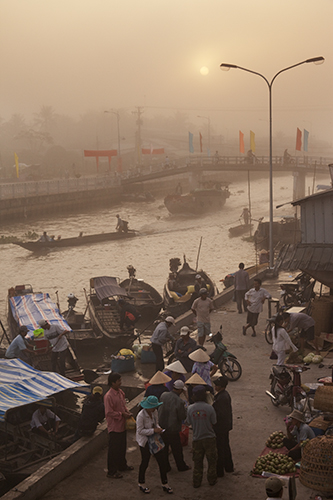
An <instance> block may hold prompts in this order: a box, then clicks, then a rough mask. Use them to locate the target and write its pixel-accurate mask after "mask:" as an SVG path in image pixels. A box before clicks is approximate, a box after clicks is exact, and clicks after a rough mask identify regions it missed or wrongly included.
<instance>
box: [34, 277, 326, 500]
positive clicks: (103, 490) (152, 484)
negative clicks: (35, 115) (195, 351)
mask: <svg viewBox="0 0 333 500" xmlns="http://www.w3.org/2000/svg"><path fill="white" fill-rule="evenodd" d="M286 279H287V275H286V274H283V273H281V274H280V276H279V278H278V279H277V280H274V281H266V282H265V283H264V284H263V286H264V287H265V288H266V289H267V290H269V291H270V293H271V294H272V296H273V297H279V283H280V282H283V281H286ZM266 317H267V305H266V304H265V306H264V312H263V313H262V314H261V315H260V318H259V324H258V329H257V331H258V335H257V337H255V338H253V337H251V335H250V334H249V333H248V334H247V335H246V336H245V337H244V336H243V335H242V326H243V324H244V323H245V319H246V315H245V314H244V313H243V314H237V309H236V304H235V303H234V302H232V301H229V302H227V303H226V304H225V305H223V306H222V307H221V308H219V309H218V310H216V311H214V313H212V316H211V324H212V330H213V332H215V331H217V330H218V329H219V326H220V324H223V332H224V342H225V343H226V344H227V345H228V348H229V350H230V351H231V352H232V353H234V354H235V355H236V356H237V357H238V359H239V361H240V363H241V365H242V368H243V375H242V377H241V378H240V379H239V381H237V382H234V383H230V384H229V386H228V391H229V393H230V395H231V398H232V405H233V421H234V428H233V430H232V431H231V432H230V442H231V449H232V453H233V459H234V464H235V472H234V473H232V474H227V475H226V476H225V477H223V478H220V479H219V480H218V483H217V484H216V485H215V486H214V487H211V486H209V485H208V483H207V481H206V478H205V477H204V480H203V484H202V486H201V488H199V489H194V488H193V487H192V471H188V472H183V473H179V472H177V470H176V468H175V465H174V462H173V458H171V466H172V471H171V472H170V474H169V477H168V479H169V483H170V485H171V486H172V488H173V489H174V492H175V498H179V499H184V500H188V499H194V500H199V499H201V498H203V497H205V496H209V497H210V498H211V499H212V500H215V499H216V500H217V499H220V498H221V497H222V498H233V499H235V500H240V499H242V498H244V496H246V498H247V500H258V499H259V498H265V491H264V490H265V488H264V480H263V479H261V478H253V477H251V476H250V470H251V469H252V467H253V465H254V462H255V460H256V458H257V456H258V455H259V454H260V453H261V451H262V450H263V448H264V446H265V441H266V440H267V438H268V437H269V435H270V434H271V433H272V432H273V431H276V430H282V431H284V422H283V418H284V417H285V415H286V414H288V413H289V412H290V411H289V408H288V407H281V408H275V407H273V405H272V404H271V402H270V400H269V398H268V397H267V395H266V394H265V390H266V389H268V388H269V378H268V377H269V373H270V369H271V366H272V363H273V362H272V361H271V360H270V359H269V355H270V352H271V346H269V345H268V344H267V343H266V342H265V339H264V334H263V331H264V328H265V324H266V321H265V320H266ZM207 348H208V350H209V352H210V350H212V347H211V345H210V344H208V345H207ZM331 363H332V360H331V359H327V358H325V359H324V368H322V369H320V368H319V367H318V365H316V366H311V369H310V370H309V371H307V372H305V373H304V374H303V376H302V381H303V382H315V381H316V380H317V378H318V377H320V376H327V375H329V370H328V365H330V364H331ZM190 439H191V435H190ZM106 453H107V449H106V448H104V449H101V450H100V452H99V453H98V454H97V455H96V456H95V457H94V458H92V459H91V460H89V461H88V462H87V463H86V464H85V465H83V466H81V467H80V469H78V470H77V471H76V472H75V473H73V474H71V475H70V476H69V477H68V478H67V479H65V480H64V481H62V482H61V483H59V484H58V486H57V487H55V488H54V489H53V490H52V491H50V492H49V493H47V494H46V495H44V497H43V499H44V500H65V499H66V500H67V498H73V499H80V500H88V499H89V500H90V499H91V497H95V498H98V499H99V500H109V498H110V495H112V496H113V495H114V496H116V497H117V499H118V500H123V499H124V500H127V499H128V498H136V497H138V498H139V497H141V493H140V492H139V491H138V488H137V473H138V467H139V463H140V453H139V450H138V446H137V444H136V442H135V433H134V432H129V433H128V451H127V459H128V463H129V464H131V465H133V466H134V469H135V470H134V471H133V472H128V473H125V475H124V478H123V479H120V480H111V479H108V478H107V477H106ZM184 454H185V460H186V462H187V463H188V464H190V465H192V458H191V445H190V444H189V446H187V447H185V448H184ZM146 481H147V485H148V486H149V488H150V489H151V495H153V496H154V498H165V493H164V492H163V491H162V489H161V487H160V483H159V475H158V469H157V464H156V463H155V461H154V460H151V463H150V465H149V469H148V471H147V478H146ZM297 491H298V494H297V498H299V499H300V500H310V499H313V498H314V497H315V494H318V493H320V492H318V491H316V492H314V491H312V490H309V489H308V488H305V487H304V486H303V485H302V484H300V482H299V481H298V480H297ZM245 492H246V494H245V495H244V493H245ZM287 496H288V493H287V491H286V489H285V491H284V495H283V498H287ZM322 496H323V495H322Z"/></svg>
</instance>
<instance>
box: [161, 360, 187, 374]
mask: <svg viewBox="0 0 333 500" xmlns="http://www.w3.org/2000/svg"><path fill="white" fill-rule="evenodd" d="M165 369H166V370H170V371H172V372H176V373H187V371H186V370H185V368H184V366H183V365H182V364H181V362H180V361H178V360H177V361H174V362H173V363H171V364H170V365H168V366H166V367H165Z"/></svg>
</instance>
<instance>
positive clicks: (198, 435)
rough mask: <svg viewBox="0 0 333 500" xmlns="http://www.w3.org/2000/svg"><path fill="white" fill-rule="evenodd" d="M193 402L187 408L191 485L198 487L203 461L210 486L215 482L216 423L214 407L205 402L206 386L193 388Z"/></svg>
mask: <svg viewBox="0 0 333 500" xmlns="http://www.w3.org/2000/svg"><path fill="white" fill-rule="evenodd" d="M193 399H194V401H195V402H194V404H192V405H190V406H189V407H188V409H187V422H188V423H189V424H190V425H191V426H192V429H193V442H192V450H193V462H194V468H193V486H194V488H199V487H200V486H201V482H202V476H203V461H204V458H205V456H206V458H207V462H208V469H207V480H208V482H209V484H210V485H211V486H214V484H216V482H217V475H216V461H217V450H216V436H215V432H214V428H213V426H214V425H215V424H216V413H215V410H214V408H213V407H212V406H211V405H209V404H208V403H206V401H205V400H206V388H205V387H204V386H202V385H197V386H196V387H194V389H193Z"/></svg>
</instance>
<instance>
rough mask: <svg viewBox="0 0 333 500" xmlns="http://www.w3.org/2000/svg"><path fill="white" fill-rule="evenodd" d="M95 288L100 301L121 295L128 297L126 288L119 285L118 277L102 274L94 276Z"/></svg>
mask: <svg viewBox="0 0 333 500" xmlns="http://www.w3.org/2000/svg"><path fill="white" fill-rule="evenodd" d="M93 280H94V288H95V291H96V295H97V297H98V299H99V300H100V302H102V300H103V299H107V298H108V297H114V296H115V295H116V296H120V297H128V294H127V292H126V290H125V289H124V288H122V287H121V286H119V285H118V282H117V279H116V278H111V277H110V276H100V277H98V278H93Z"/></svg>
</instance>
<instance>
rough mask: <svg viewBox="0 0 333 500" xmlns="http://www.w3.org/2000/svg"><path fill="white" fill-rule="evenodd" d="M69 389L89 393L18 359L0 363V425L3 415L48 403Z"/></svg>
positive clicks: (84, 387)
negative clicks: (39, 402)
mask: <svg viewBox="0 0 333 500" xmlns="http://www.w3.org/2000/svg"><path fill="white" fill-rule="evenodd" d="M66 389H70V390H72V391H74V392H82V393H84V394H89V393H90V386H89V385H87V384H85V385H82V384H78V383H77V382H74V381H73V380H69V379H68V378H66V377H63V376H62V375H59V374H58V373H54V372H44V371H43V372H41V371H39V370H36V369H35V368H32V367H31V366H30V365H28V364H26V363H24V361H21V360H20V359H0V421H4V420H5V419H6V412H7V411H8V410H11V409H13V408H17V407H18V406H24V405H28V404H31V403H36V402H38V401H42V400H45V399H47V398H48V397H50V396H52V395H54V394H57V393H58V392H62V391H64V390H66Z"/></svg>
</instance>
